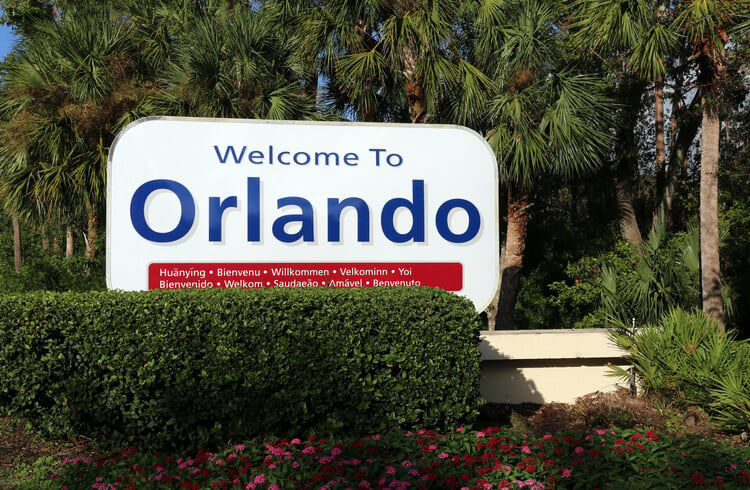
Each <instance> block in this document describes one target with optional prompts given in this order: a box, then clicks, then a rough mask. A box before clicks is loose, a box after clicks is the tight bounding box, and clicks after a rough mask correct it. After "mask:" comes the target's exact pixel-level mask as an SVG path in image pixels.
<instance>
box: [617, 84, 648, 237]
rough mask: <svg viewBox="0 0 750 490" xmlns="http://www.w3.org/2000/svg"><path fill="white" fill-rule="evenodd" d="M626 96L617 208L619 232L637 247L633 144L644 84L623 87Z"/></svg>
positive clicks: (638, 228)
mask: <svg viewBox="0 0 750 490" xmlns="http://www.w3.org/2000/svg"><path fill="white" fill-rule="evenodd" d="M623 90H624V91H625V94H624V95H625V97H624V98H625V100H624V107H623V124H622V125H621V130H620V134H619V137H618V138H617V141H618V145H617V148H616V152H617V173H616V178H617V184H616V185H617V189H616V190H617V193H616V196H617V210H618V213H619V217H620V218H619V219H620V232H621V233H622V237H623V238H624V239H625V240H627V241H629V242H631V243H633V244H635V245H636V246H638V247H640V245H641V241H642V238H641V231H640V227H639V226H638V218H637V216H636V214H635V207H634V206H633V200H634V194H635V193H634V190H633V189H634V187H635V182H634V181H635V176H636V170H635V165H636V162H637V161H638V149H637V147H636V144H635V126H636V122H637V120H638V110H639V108H640V102H641V93H642V91H643V86H642V85H641V84H640V83H636V84H634V85H631V86H629V87H626V88H624V89H623Z"/></svg>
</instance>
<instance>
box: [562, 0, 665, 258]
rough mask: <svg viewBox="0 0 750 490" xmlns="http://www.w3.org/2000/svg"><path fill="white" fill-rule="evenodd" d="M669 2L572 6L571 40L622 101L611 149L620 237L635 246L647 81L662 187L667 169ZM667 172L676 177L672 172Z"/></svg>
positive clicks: (588, 0) (598, 1) (598, 0)
mask: <svg viewBox="0 0 750 490" xmlns="http://www.w3.org/2000/svg"><path fill="white" fill-rule="evenodd" d="M669 3H670V2H669V1H668V0H657V1H654V0H635V1H632V2H620V1H617V0H576V1H575V2H573V3H572V4H571V16H572V19H571V20H572V22H571V29H572V34H571V40H572V41H573V43H574V45H575V46H576V48H577V50H578V52H579V53H580V54H581V56H584V57H586V58H592V63H595V64H598V65H600V66H601V68H602V69H603V70H604V71H605V72H606V73H608V75H609V76H610V77H611V78H612V80H613V87H614V90H615V93H616V94H617V97H618V101H619V102H620V105H621V108H620V115H621V124H620V125H619V126H618V138H617V141H618V146H617V147H616V149H615V157H616V162H617V198H618V208H619V211H620V228H621V231H622V236H623V238H625V239H626V240H628V241H630V242H631V243H634V244H636V245H637V246H638V245H640V243H641V240H642V239H641V232H640V227H639V224H638V220H637V218H636V214H635V208H634V206H633V199H634V191H633V188H634V185H633V180H634V179H635V176H636V175H637V167H638V162H637V158H638V154H637V151H636V144H635V139H634V138H635V131H636V123H637V121H638V117H639V113H640V110H641V98H642V96H643V94H644V93H645V91H646V90H647V88H648V84H649V83H650V84H652V85H653V93H654V126H655V131H654V132H655V143H654V148H655V155H656V161H655V166H656V170H657V174H658V175H660V177H658V178H657V181H658V183H659V185H660V186H662V185H664V179H663V178H662V177H661V175H663V174H664V172H665V170H666V168H667V165H666V164H667V159H666V143H665V128H664V81H665V76H667V75H669V74H670V73H669V70H668V66H669V65H668V56H670V55H671V56H673V57H675V58H676V57H677V56H675V55H676V54H677V53H678V52H679V49H678V43H677V36H676V34H675V32H674V30H673V29H672V28H671V21H672V18H673V11H672V10H671V9H670V8H669ZM673 120H676V119H673ZM670 170H671V167H670ZM670 176H672V177H675V178H676V174H675V173H674V172H672V173H671V174H670ZM660 190H661V189H660ZM663 212H668V210H666V209H664V210H663Z"/></svg>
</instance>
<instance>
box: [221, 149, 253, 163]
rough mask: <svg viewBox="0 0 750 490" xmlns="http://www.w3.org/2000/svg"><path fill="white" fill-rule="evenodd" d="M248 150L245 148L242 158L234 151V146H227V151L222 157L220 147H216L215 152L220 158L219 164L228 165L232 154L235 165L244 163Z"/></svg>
mask: <svg viewBox="0 0 750 490" xmlns="http://www.w3.org/2000/svg"><path fill="white" fill-rule="evenodd" d="M246 149H247V147H246V146H243V147H242V151H241V152H240V156H237V153H235V151H234V146H227V148H226V150H224V156H223V157H222V156H221V153H220V152H219V147H218V146H216V145H214V151H215V152H216V156H217V157H218V158H219V162H221V163H227V158H229V154H230V153H231V154H232V159H233V160H234V163H240V162H241V161H242V157H243V156H244V155H245V150H246ZM253 163H254V162H253Z"/></svg>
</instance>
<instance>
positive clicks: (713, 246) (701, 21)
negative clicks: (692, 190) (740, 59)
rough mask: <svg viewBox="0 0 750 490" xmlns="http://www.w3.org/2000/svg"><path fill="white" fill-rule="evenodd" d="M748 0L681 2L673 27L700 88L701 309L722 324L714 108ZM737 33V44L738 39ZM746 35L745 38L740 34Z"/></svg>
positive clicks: (717, 131)
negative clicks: (685, 44)
mask: <svg viewBox="0 0 750 490" xmlns="http://www.w3.org/2000/svg"><path fill="white" fill-rule="evenodd" d="M748 19H750V1H749V0H712V1H702V2H681V4H680V8H679V13H678V15H677V17H676V19H675V26H676V29H678V31H679V32H680V34H681V35H682V36H684V38H685V39H686V40H687V41H688V42H689V43H690V44H691V46H692V47H693V50H694V52H693V56H691V58H692V59H694V60H695V63H696V68H697V70H698V79H699V83H700V89H701V106H702V116H703V117H702V123H701V130H702V131H701V189H700V243H701V289H702V298H703V311H704V312H705V313H706V314H708V315H710V316H712V317H713V318H714V319H715V320H716V321H717V322H718V323H719V325H720V328H722V329H723V328H724V326H725V324H726V319H725V315H724V305H723V303H722V299H721V272H720V255H719V245H720V241H719V208H718V196H719V191H718V190H719V180H718V176H719V143H720V131H721V121H720V119H719V109H720V103H721V98H722V84H723V83H724V81H725V80H726V77H727V71H726V68H727V65H726V47H725V46H726V45H727V43H728V42H729V40H730V34H731V33H732V29H733V28H738V29H745V30H747V27H748ZM740 39H742V38H741V37H739V36H738V39H737V42H741V41H740ZM745 39H746V38H745Z"/></svg>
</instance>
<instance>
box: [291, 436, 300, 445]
mask: <svg viewBox="0 0 750 490" xmlns="http://www.w3.org/2000/svg"><path fill="white" fill-rule="evenodd" d="M289 442H291V443H292V444H302V441H301V440H299V439H297V438H296V437H295V438H294V439H292V440H291V441H289Z"/></svg>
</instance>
